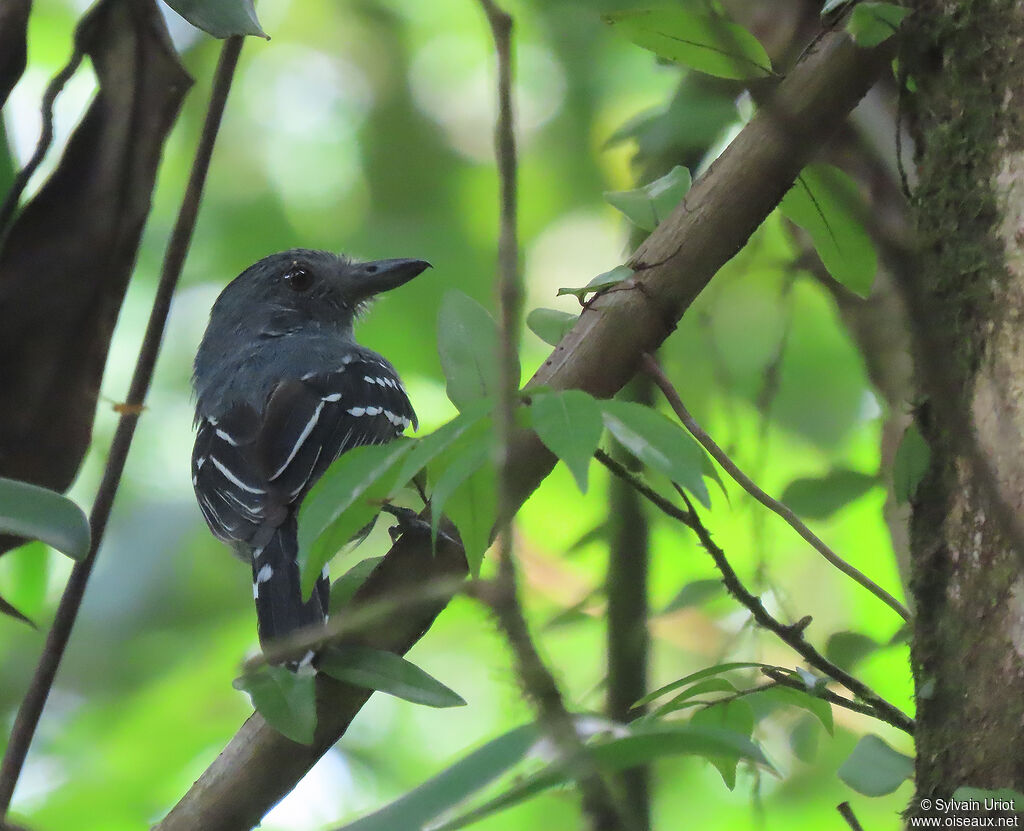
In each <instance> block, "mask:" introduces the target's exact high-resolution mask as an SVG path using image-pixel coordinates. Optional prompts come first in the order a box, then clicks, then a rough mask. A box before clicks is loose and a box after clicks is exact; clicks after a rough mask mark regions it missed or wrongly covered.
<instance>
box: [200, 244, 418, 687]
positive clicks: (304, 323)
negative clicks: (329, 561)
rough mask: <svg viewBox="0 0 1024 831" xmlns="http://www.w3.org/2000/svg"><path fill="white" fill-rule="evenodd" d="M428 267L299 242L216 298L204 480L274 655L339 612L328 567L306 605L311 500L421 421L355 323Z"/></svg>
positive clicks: (203, 438) (206, 386) (205, 408)
mask: <svg viewBox="0 0 1024 831" xmlns="http://www.w3.org/2000/svg"><path fill="white" fill-rule="evenodd" d="M429 267H430V264H429V263H427V262H426V261H424V260H417V259H390V260H376V261H367V262H362V261H358V260H355V259H352V258H349V257H347V256H344V255H338V254H334V253H331V252H328V251H315V250H310V249H303V248H296V249H292V250H290V251H284V252H281V253H277V254H272V255H270V256H268V257H265V258H264V259H262V260H260V261H259V262H257V263H255V264H254V265H252V266H250V267H249V268H247V269H246V270H245V271H243V272H242V273H241V274H240V275H239V276H238V277H236V278H235V279H234V280H232V281H231V282H230V283H229V284H228V285H227V286H226V287H225V288H224V290H223V291H222V292H221V294H220V296H219V297H218V298H217V300H216V301H215V302H214V304H213V307H212V309H211V311H210V320H209V324H208V326H207V328H206V332H205V334H204V335H203V338H202V341H201V342H200V345H199V349H198V351H197V353H196V358H195V363H194V366H193V375H192V383H193V390H194V393H195V401H196V412H195V424H194V426H195V429H196V439H195V446H194V448H193V452H192V484H193V487H194V489H195V493H196V499H197V501H198V503H199V508H200V511H201V512H202V515H203V517H204V519H205V520H206V523H207V525H208V526H209V527H210V530H211V531H212V532H213V534H214V536H216V537H217V538H218V539H220V540H222V541H224V542H226V543H228V544H229V545H230V546H231V547H232V549H233V550H234V553H235V554H237V555H238V556H239V557H240V558H242V559H243V560H246V561H248V562H249V563H250V564H251V566H252V580H253V584H252V585H253V598H254V600H255V605H256V619H257V632H258V636H259V641H260V644H261V646H262V648H263V649H264V650H266V649H267V645H268V644H269V643H270V642H272V641H274V640H277V639H279V638H282V637H284V636H286V635H288V634H290V633H292V632H294V631H295V630H297V629H301V628H304V627H308V626H314V625H316V624H321V623H323V622H324V621H325V620H326V618H327V613H328V597H329V591H330V583H329V580H328V576H327V568H326V567H325V568H324V572H323V574H321V575H320V577H319V578H318V580H317V583H316V587H315V589H314V591H313V593H312V595H311V596H310V598H309V599H308V600H304V599H303V597H302V590H301V588H300V582H299V567H298V560H297V557H298V542H297V521H296V520H297V515H298V511H299V507H300V506H301V504H302V500H303V498H304V497H305V495H306V494H307V493H308V492H309V490H310V488H311V487H312V486H313V485H314V484H315V483H316V482H317V480H318V479H319V478H320V477H321V476H322V475H323V473H324V471H325V470H326V469H327V467H328V466H329V465H330V464H331V463H332V462H333V461H334V460H335V459H337V458H338V457H339V456H341V455H342V454H343V453H346V452H347V451H349V450H351V449H353V448H355V447H359V446H361V445H367V444H383V443H385V442H388V441H391V440H393V439H395V438H397V437H398V436H399V435H401V434H402V433H403V432H404V431H405V430H406V429H407V428H408V427H410V426H411V427H413V429H415V428H416V426H417V422H416V413H415V411H414V410H413V407H412V404H411V402H410V401H409V396H408V394H407V393H406V390H405V387H404V386H403V385H402V381H401V379H400V378H399V376H398V373H397V371H396V370H395V368H394V367H393V366H392V365H391V364H390V363H389V362H388V361H387V360H386V359H385V358H384V357H383V356H381V355H379V354H378V353H376V352H374V351H373V350H371V349H367V348H366V347H363V346H360V345H359V344H358V343H357V342H356V340H355V336H354V333H353V327H354V324H355V322H356V320H357V319H358V318H359V317H360V315H361V314H362V313H363V312H364V311H365V309H366V307H367V305H368V303H369V302H370V301H371V300H372V299H373V298H374V297H375V296H376V295H378V294H380V293H382V292H385V291H389V290H391V289H394V288H397V287H398V286H401V285H403V284H405V283H407V282H408V281H409V280H411V279H412V278H414V277H416V276H417V275H418V274H420V273H422V272H423V271H424V270H425V269H427V268H429ZM311 659H312V654H311V653H309V654H307V656H306V658H305V659H303V660H304V661H306V662H309V661H310V660H311ZM290 668H293V669H294V668H295V667H294V666H292V667H290Z"/></svg>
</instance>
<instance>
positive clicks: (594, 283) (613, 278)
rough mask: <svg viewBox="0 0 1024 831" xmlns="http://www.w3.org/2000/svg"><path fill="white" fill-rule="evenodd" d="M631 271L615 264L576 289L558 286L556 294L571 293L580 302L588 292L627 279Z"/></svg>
mask: <svg viewBox="0 0 1024 831" xmlns="http://www.w3.org/2000/svg"><path fill="white" fill-rule="evenodd" d="M633 273H634V272H633V269H631V268H630V267H629V266H627V265H617V266H615V268H613V269H612V270H611V271H604V272H602V273H601V274H598V275H597V276H596V277H595V278H594V279H593V280H591V281H590V282H589V283H587V284H586V285H585V286H581V287H580V288H577V289H573V288H566V287H562V288H560V289H559V290H558V296H559V297H561V296H562V295H563V294H571V295H573V296H575V298H576V299H577V300H579V301H580V303H583V302H584V300H585V299H586V296H587V295H588V294H594V293H596V292H599V291H604V290H605V289H610V288H611V287H612V286H617V285H618V284H619V283H621V282H622V281H623V280H628V279H629V278H630V277H632V276H633ZM555 345H557V344H555Z"/></svg>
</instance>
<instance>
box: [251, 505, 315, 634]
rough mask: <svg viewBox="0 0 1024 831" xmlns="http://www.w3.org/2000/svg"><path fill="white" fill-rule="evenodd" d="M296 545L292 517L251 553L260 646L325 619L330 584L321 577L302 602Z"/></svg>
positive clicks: (294, 526) (294, 525) (253, 591)
mask: <svg viewBox="0 0 1024 831" xmlns="http://www.w3.org/2000/svg"><path fill="white" fill-rule="evenodd" d="M298 553H299V544H298V540H297V538H296V524H295V517H294V516H292V517H289V518H288V519H287V520H286V521H285V522H284V524H282V525H281V526H279V527H278V528H277V530H275V531H274V535H273V536H272V537H271V538H270V541H269V542H268V543H267V544H266V545H265V546H263V547H262V548H257V549H255V550H254V551H253V556H252V594H253V597H254V598H255V600H256V625H257V627H258V630H259V636H260V644H261V645H262V646H263V648H264V649H266V647H267V645H268V644H269V643H270V642H271V641H273V640H276V639H277V638H282V637H285V636H286V635H289V634H291V633H292V632H294V631H295V630H296V629H301V628H303V627H304V626H314V625H316V624H319V623H323V622H324V621H325V620H326V618H327V608H328V607H327V602H328V596H329V592H330V582H329V581H328V580H327V578H326V577H325V576H323V575H321V576H320V577H319V578H317V582H316V587H315V588H314V589H313V594H312V596H311V597H310V598H309V600H307V601H305V602H303V600H302V589H301V586H300V584H299V564H298Z"/></svg>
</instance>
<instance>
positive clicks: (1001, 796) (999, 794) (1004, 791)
mask: <svg viewBox="0 0 1024 831" xmlns="http://www.w3.org/2000/svg"><path fill="white" fill-rule="evenodd" d="M969 799H976V800H977V801H978V802H984V801H985V800H986V799H994V800H998V801H1001V802H1010V803H1012V806H1011V807H1007V809H1006V810H1008V811H1017V810H1019V809H1020V808H1019V806H1021V805H1024V794H1022V793H1021V792H1020V791H1015V790H1014V789H1013V788H996V789H995V790H994V791H989V790H985V789H984V788H971V787H968V786H966V785H961V786H960V787H959V788H957V789H956V790H955V791H953V801H954V802H966V801H967V800H969ZM997 810H998V809H997Z"/></svg>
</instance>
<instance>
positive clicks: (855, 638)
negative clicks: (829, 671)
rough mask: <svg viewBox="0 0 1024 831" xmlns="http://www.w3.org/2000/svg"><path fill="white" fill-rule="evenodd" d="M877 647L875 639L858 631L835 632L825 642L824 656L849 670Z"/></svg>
mask: <svg viewBox="0 0 1024 831" xmlns="http://www.w3.org/2000/svg"><path fill="white" fill-rule="evenodd" d="M878 647H879V644H878V643H877V642H876V641H875V640H873V639H872V638H869V637H868V636H867V635H862V634H861V633H860V632H836V633H835V634H834V635H832V636H831V637H830V638H829V639H828V643H826V644H825V657H826V658H828V659H829V660H830V661H831V662H832V663H833V664H836V665H837V666H839V667H840V668H841V669H845V670H848V671H849V670H852V669H853V668H854V667H855V666H856V665H857V664H858V663H860V661H862V660H864V658H866V657H867V656H868V655H870V654H871V653H872V652H876V651H877V650H878Z"/></svg>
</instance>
